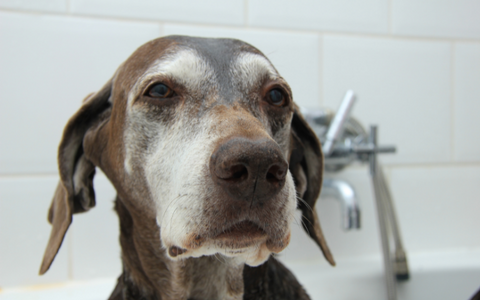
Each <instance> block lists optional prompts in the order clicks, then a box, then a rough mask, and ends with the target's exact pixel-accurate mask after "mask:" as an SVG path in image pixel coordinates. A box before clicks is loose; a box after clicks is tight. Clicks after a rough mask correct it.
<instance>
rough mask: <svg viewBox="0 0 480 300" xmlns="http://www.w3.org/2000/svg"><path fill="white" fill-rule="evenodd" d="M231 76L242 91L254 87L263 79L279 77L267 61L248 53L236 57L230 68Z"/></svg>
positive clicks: (262, 57) (257, 55)
mask: <svg viewBox="0 0 480 300" xmlns="http://www.w3.org/2000/svg"><path fill="white" fill-rule="evenodd" d="M232 74H233V76H234V78H236V79H237V81H236V82H237V83H238V85H239V87H240V88H243V89H248V88H252V87H255V85H256V84H257V83H259V82H260V83H261V81H262V80H263V79H264V78H265V77H269V78H271V79H276V78H278V77H280V75H279V74H278V72H277V71H276V70H275V68H274V67H273V66H272V64H271V63H270V62H269V61H268V59H266V58H265V57H264V56H262V55H259V54H255V53H250V52H245V53H241V54H240V55H238V57H237V59H236V61H235V63H234V65H233V67H232Z"/></svg>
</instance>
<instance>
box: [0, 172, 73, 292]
mask: <svg viewBox="0 0 480 300" xmlns="http://www.w3.org/2000/svg"><path fill="white" fill-rule="evenodd" d="M57 182H58V177H57V176H47V177H33V176H25V177H13V178H3V177H2V178H0V288H6V287H11V286H19V285H34V284H51V283H57V282H62V281H66V280H68V251H69V236H68V235H67V237H66V239H65V241H64V243H63V245H62V247H61V251H60V253H59V254H58V255H57V257H56V259H55V262H54V264H53V265H52V267H51V268H50V270H49V271H48V273H47V274H46V275H44V276H42V277H40V276H38V271H39V270H40V264H41V262H42V258H43V253H44V251H45V247H46V245H47V242H48V238H49V237H50V229H51V226H50V224H49V223H48V221H47V213H48V208H49V207H50V202H51V199H52V196H53V193H54V191H55V188H56V186H57Z"/></svg>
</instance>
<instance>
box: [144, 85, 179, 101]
mask: <svg viewBox="0 0 480 300" xmlns="http://www.w3.org/2000/svg"><path fill="white" fill-rule="evenodd" d="M147 95H148V96H150V97H152V98H168V97H170V96H172V95H173V91H172V89H171V88H169V87H168V86H166V85H165V84H163V83H158V84H155V85H154V86H152V87H151V88H149V89H148V91H147Z"/></svg>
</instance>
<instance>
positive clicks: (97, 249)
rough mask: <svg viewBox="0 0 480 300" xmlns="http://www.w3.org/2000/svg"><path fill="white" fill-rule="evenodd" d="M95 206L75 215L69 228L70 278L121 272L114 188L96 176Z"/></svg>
mask: <svg viewBox="0 0 480 300" xmlns="http://www.w3.org/2000/svg"><path fill="white" fill-rule="evenodd" d="M94 186H95V197H96V202H97V204H96V206H95V207H94V208H92V209H91V210H90V211H88V212H87V213H83V214H76V215H74V219H73V220H74V221H73V223H72V226H71V228H70V230H71V231H72V234H71V235H72V236H71V242H72V243H71V245H72V251H71V254H72V257H71V259H72V264H71V267H72V270H71V271H72V272H71V274H72V279H74V280H88V279H91V278H106V277H118V276H119V275H120V274H121V273H122V263H121V259H120V255H121V250H120V242H119V236H120V230H119V225H118V224H119V223H118V217H117V214H116V213H115V211H114V209H113V207H114V202H113V200H114V199H115V196H116V192H115V189H114V188H113V186H112V185H111V184H110V182H109V181H108V179H107V178H106V177H105V175H103V173H99V174H98V175H96V176H95V182H94Z"/></svg>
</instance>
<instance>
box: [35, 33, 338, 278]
mask: <svg viewBox="0 0 480 300" xmlns="http://www.w3.org/2000/svg"><path fill="white" fill-rule="evenodd" d="M59 164H60V171H61V178H62V182H61V184H60V185H59V188H58V189H57V193H56V196H55V198H54V202H53V204H52V207H51V210H50V215H49V218H50V221H51V222H52V223H53V224H54V230H53V231H59V232H60V233H58V232H55V233H54V232H53V231H52V238H51V240H50V242H49V246H48V248H47V252H46V254H45V259H44V264H43V266H42V270H45V271H46V268H48V266H49V265H50V263H51V261H52V260H53V257H54V256H55V253H56V251H57V250H58V247H59V246H60V243H61V239H62V238H63V234H64V233H65V231H66V230H67V228H68V225H69V220H68V219H61V218H62V217H57V215H58V213H57V212H63V211H64V210H66V211H67V213H66V215H68V214H69V213H70V214H71V213H75V212H79V211H84V210H87V209H88V208H90V207H91V206H93V205H94V193H93V187H92V185H91V180H92V178H93V172H94V168H95V166H98V167H100V168H102V170H103V171H104V172H105V174H106V175H107V176H108V177H109V178H110V180H111V181H112V182H113V184H114V185H115V188H116V189H117V191H118V192H119V196H120V199H121V200H122V201H123V202H125V205H126V206H127V207H128V208H129V209H130V210H132V211H135V212H136V213H139V214H142V215H144V217H145V218H154V219H155V220H156V223H157V225H158V227H159V231H160V236H159V238H160V239H161V243H162V245H163V247H164V248H165V249H166V250H167V251H166V253H167V254H168V256H169V257H170V258H171V259H174V260H176V259H180V258H186V257H198V256H202V255H213V254H216V253H220V254H222V255H226V256H230V257H236V258H238V259H239V260H240V261H243V262H246V263H247V264H249V265H253V266H255V265H259V264H261V263H263V262H264V261H265V260H266V259H267V258H268V256H269V255H270V253H272V252H274V253H278V252H280V251H282V250H283V249H284V248H285V247H286V246H287V245H288V243H289V240H290V225H291V223H292V220H293V214H294V210H295V208H296V207H297V194H298V195H299V196H300V197H302V198H304V199H305V201H304V203H299V204H298V207H299V208H301V209H302V210H303V213H304V218H306V222H305V225H304V226H305V227H306V230H307V231H308V233H309V234H310V236H311V237H312V238H313V239H314V240H315V241H316V242H317V243H318V244H319V245H320V246H321V247H322V250H324V253H325V255H326V256H327V259H329V260H331V258H330V257H329V255H330V254H329V252H328V248H327V247H326V244H325V243H324V241H323V236H322V234H321V230H320V227H319V226H318V220H317V217H316V213H315V211H314V210H312V207H313V206H314V204H315V200H316V198H317V197H318V194H319V190H320V185H321V174H322V155H321V150H320V146H319V143H318V140H317V139H316V137H315V136H314V134H313V133H312V131H311V130H310V128H309V127H308V125H306V123H305V122H304V120H303V118H302V117H301V115H299V113H298V112H297V111H296V106H295V105H294V103H293V99H292V93H291V90H290V87H289V86H288V84H287V83H286V82H285V80H284V79H283V78H282V77H281V76H280V75H279V73H278V72H277V71H276V69H275V68H274V67H273V65H272V64H271V63H270V61H269V60H268V59H267V58H266V57H265V56H264V55H263V54H262V53H261V52H260V51H258V50H257V49H255V48H254V47H252V46H250V45H248V44H246V43H244V42H241V41H238V40H231V39H202V38H191V37H167V38H162V39H157V40H154V41H152V42H150V43H147V44H145V45H144V46H142V47H140V48H139V49H138V50H137V51H136V52H135V53H134V54H133V55H132V56H131V57H130V58H129V59H128V60H127V61H126V62H125V63H124V64H123V65H122V66H121V67H120V68H119V70H118V71H117V73H116V74H115V76H114V78H113V79H112V80H111V82H109V83H108V84H107V85H106V86H105V87H104V88H103V89H102V90H101V91H99V92H98V93H96V94H94V95H93V96H91V97H90V98H87V99H86V100H85V104H84V106H83V107H82V108H81V109H80V111H79V112H78V113H77V114H76V115H75V116H74V117H72V119H71V120H70V122H69V124H67V127H66V129H65V132H64V138H63V140H62V143H61V145H60V151H59ZM65 199H66V200H65ZM62 203H64V204H62ZM65 203H66V204H65ZM65 205H66V206H67V207H66V208H64V206H65ZM56 218H57V219H56ZM57 220H58V221H57ZM56 223H57V224H59V225H55V224H56ZM65 224H66V225H65ZM56 227H57V229H55V228H56ZM59 236H60V238H59ZM50 248H51V249H50ZM49 249H50V250H49ZM50 252H54V253H53V254H52V253H50ZM331 261H332V262H333V260H331ZM41 272H42V271H41Z"/></svg>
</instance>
